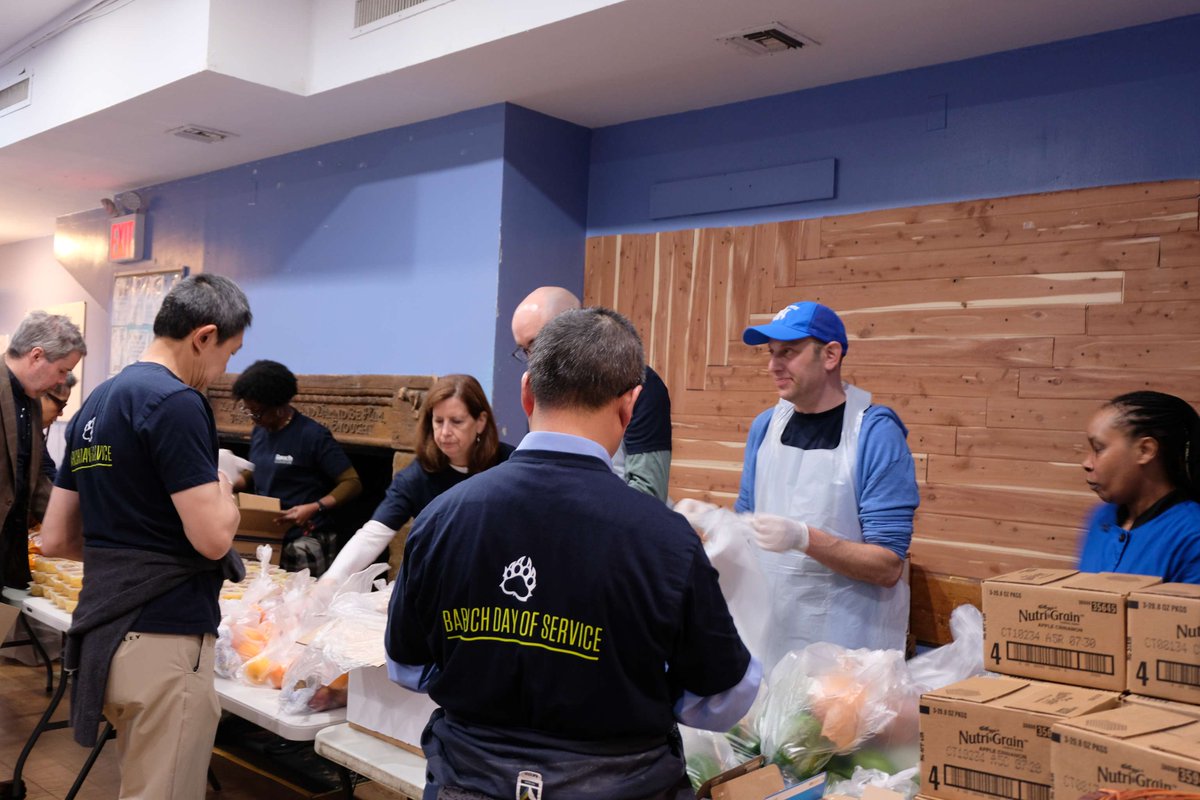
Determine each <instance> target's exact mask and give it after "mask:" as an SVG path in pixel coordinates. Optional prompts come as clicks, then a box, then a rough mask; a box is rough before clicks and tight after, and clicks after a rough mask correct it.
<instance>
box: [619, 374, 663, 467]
mask: <svg viewBox="0 0 1200 800" xmlns="http://www.w3.org/2000/svg"><path fill="white" fill-rule="evenodd" d="M624 441H625V454H626V455H638V454H641V453H653V452H655V451H657V450H670V449H671V395H670V394H668V393H667V385H666V384H665V383H663V381H662V378H660V377H658V373H657V372H655V371H654V370H652V369H650V367H646V378H645V381H644V382H643V383H642V393H641V394H640V395H638V399H637V402H636V403H634V405H633V416H632V417H631V418H630V420H629V427H628V428H626V429H625V440H624Z"/></svg>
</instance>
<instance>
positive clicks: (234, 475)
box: [217, 448, 254, 483]
mask: <svg viewBox="0 0 1200 800" xmlns="http://www.w3.org/2000/svg"><path fill="white" fill-rule="evenodd" d="M253 471H254V462H252V461H247V460H246V459H244V458H242V457H241V456H235V455H234V454H233V451H232V450H226V449H225V448H221V449H220V450H218V451H217V472H223V473H225V477H227V478H229V481H230V483H237V479H238V476H240V475H241V474H242V473H243V472H253Z"/></svg>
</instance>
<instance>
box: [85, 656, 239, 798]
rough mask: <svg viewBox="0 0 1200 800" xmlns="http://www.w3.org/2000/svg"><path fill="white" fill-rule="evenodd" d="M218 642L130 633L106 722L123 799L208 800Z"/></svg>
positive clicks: (114, 671)
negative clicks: (114, 735) (114, 745)
mask: <svg viewBox="0 0 1200 800" xmlns="http://www.w3.org/2000/svg"><path fill="white" fill-rule="evenodd" d="M213 644H214V640H213V636H212V635H211V634H209V635H204V636H200V635H174V634H162V633H130V634H128V635H127V636H126V637H125V639H124V640H123V641H122V642H121V644H120V645H119V646H118V647H117V652H116V654H115V655H114V656H113V660H112V665H111V666H110V667H109V672H108V687H107V690H106V691H105V693H104V716H105V717H106V718H107V719H108V720H109V722H111V723H112V724H113V727H115V728H116V729H117V756H118V758H119V759H120V762H121V797H122V798H145V800H166V799H167V798H172V799H173V800H191V799H192V798H203V797H204V791H205V780H206V777H207V775H208V762H209V759H210V758H212V746H213V739H214V737H215V736H216V732H217V722H218V721H219V720H220V717H221V707H220V704H219V703H218V702H217V693H216V690H215V689H214V688H213Z"/></svg>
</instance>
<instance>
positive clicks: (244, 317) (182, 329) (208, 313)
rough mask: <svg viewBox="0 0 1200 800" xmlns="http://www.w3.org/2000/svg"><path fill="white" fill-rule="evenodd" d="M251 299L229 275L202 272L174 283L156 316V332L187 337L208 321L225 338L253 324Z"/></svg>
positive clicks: (173, 336) (178, 337)
mask: <svg viewBox="0 0 1200 800" xmlns="http://www.w3.org/2000/svg"><path fill="white" fill-rule="evenodd" d="M252 319H253V315H252V314H251V313H250V301H248V300H247V299H246V295H245V294H244V293H243V292H242V290H241V289H239V288H238V285H237V284H236V283H234V282H233V281H231V280H229V278H224V277H221V276H220V275H210V274H207V273H200V274H199V275H191V276H189V277H187V278H184V279H183V280H182V281H180V282H179V283H177V284H175V285H174V286H173V287H171V291H169V292H167V296H166V297H164V298H163V301H162V306H161V307H160V308H159V309H158V314H157V316H155V317H154V335H155V336H161V337H165V338H167V339H184V338H186V337H187V335H188V334H189V333H191V332H192V331H194V330H196V328H201V327H203V326H205V325H216V326H217V341H218V342H224V341H226V340H228V339H229V338H231V337H233V336H237V335H238V334H239V333H241V332H242V331H244V330H246V328H248V327H250V322H251V320H252Z"/></svg>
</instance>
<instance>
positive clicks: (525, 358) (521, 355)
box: [512, 345, 529, 364]
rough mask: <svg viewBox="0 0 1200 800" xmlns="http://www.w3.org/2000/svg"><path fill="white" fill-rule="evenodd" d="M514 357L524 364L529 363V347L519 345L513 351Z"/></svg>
mask: <svg viewBox="0 0 1200 800" xmlns="http://www.w3.org/2000/svg"><path fill="white" fill-rule="evenodd" d="M512 357H513V358H515V359H516V360H517V361H520V362H521V363H522V364H528V363H529V348H528V347H521V346H520V345H517V349H516V350H513V351H512Z"/></svg>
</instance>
